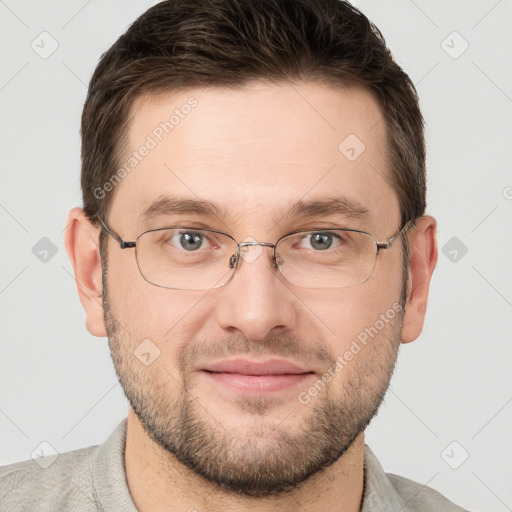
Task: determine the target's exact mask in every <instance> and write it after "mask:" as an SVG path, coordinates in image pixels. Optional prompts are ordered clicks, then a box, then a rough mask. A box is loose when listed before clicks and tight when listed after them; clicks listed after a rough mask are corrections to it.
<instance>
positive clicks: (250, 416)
mask: <svg viewBox="0 0 512 512" xmlns="http://www.w3.org/2000/svg"><path fill="white" fill-rule="evenodd" d="M191 96H193V97H194V98H196V99H197V100H198V106H197V107H196V108H195V109H194V110H193V111H192V112H191V113H190V114H189V115H188V116H186V118H184V119H183V120H181V122H180V124H179V125H178V126H176V127H175V128H174V129H173V131H172V132H170V133H169V134H167V135H166V136H165V137H164V139H163V140H162V141H161V142H160V143H159V144H158V146H157V147H156V148H155V149H153V150H152V151H151V152H150V153H149V155H148V156H147V157H145V158H144V159H143V160H142V161H141V162H140V163H139V164H138V165H137V167H136V170H134V171H132V172H131V173H130V174H128V175H127V176H126V178H124V179H123V180H122V182H121V183H120V184H119V185H117V187H116V190H115V197H114V200H113V203H112V207H111V211H110V215H109V218H108V219H107V220H108V223H109V225H110V226H111V227H112V228H113V229H114V230H115V231H116V232H118V233H119V234H120V235H121V236H122V237H123V239H125V240H135V238H136V237H137V236H138V235H139V234H140V233H141V232H143V231H144V230H145V229H147V228H148V226H145V225H143V224H142V223H141V220H140V214H141V212H142V211H143V210H144V208H146V207H147V206H148V205H149V204H151V202H153V201H154V200H155V199H158V198H159V197H161V196H162V194H164V193H170V192H172V193H173V194H174V195H178V196H180V197H183V198H192V199H197V198H198V197H199V198H201V199H207V200H210V201H213V202H215V203H217V204H218V205H220V206H223V207H225V208H227V210H228V216H227V217H225V218H219V217H216V218H208V219H205V218H201V217H198V216H196V215H190V214H188V215H181V216H172V217H160V218H158V219H154V221H153V223H152V225H151V226H149V227H165V226H170V225H178V224H182V223H185V224H190V223H192V222H202V223H204V224H207V226H205V227H210V228H212V229H218V230H221V231H225V232H228V233H230V234H231V235H232V236H234V237H235V238H236V239H237V240H238V241H243V240H244V239H245V238H247V237H249V236H250V237H252V238H253V239H256V240H258V241H265V242H275V241H276V240H277V239H278V238H279V237H280V236H282V235H284V234H286V233H288V232H290V231H292V230H295V229H308V228H319V227H320V228H323V227H326V228H327V227H336V226H338V227H352V228H356V229H362V230H365V231H368V232H370V233H372V234H373V235H374V236H375V237H376V238H377V240H380V241H383V240H387V239H388V238H389V237H390V236H392V235H394V234H395V233H396V232H397V231H398V229H399V228H400V227H401V226H400V225H399V222H400V221H399V219H400V212H399V203H398V197H397V195H396V193H395V192H394V190H393V189H392V187H391V186H390V185H389V183H388V182H387V181H386V180H385V179H384V178H383V176H385V175H386V173H388V172H389V169H388V164H387V162H386V160H385V158H384V154H385V131H384V130H385V126H384V123H379V122H378V121H379V120H380V119H381V111H380V109H379V106H378V104H377V102H376V101H375V100H374V98H373V97H372V96H371V95H370V94H369V93H368V92H366V91H365V90H363V89H361V88H344V89H333V88H331V87H328V86H325V85H322V84H320V83H309V84H305V83H301V84H294V85H293V86H291V85H289V84H279V85H277V84H272V85H269V84H263V83H257V84H256V83H253V84H251V85H250V86H248V87H245V88H240V89H237V90H227V89H223V88H211V89H190V90H187V91H182V92H172V93H165V94H160V95H158V96H151V97H145V98H140V99H139V100H138V101H137V102H136V103H135V105H134V107H133V112H132V113H133V118H132V122H131V125H130V128H129V147H128V148H127V155H128V154H129V153H130V152H131V151H133V150H134V149H136V148H138V147H139V146H140V145H141V144H143V143H144V140H145V139H146V137H147V135H148V134H150V133H151V132H152V130H153V129H154V128H155V126H157V125H158V124H159V123H160V122H162V121H163V120H164V119H165V118H166V117H168V112H172V111H173V110H174V109H175V108H177V107H179V106H180V105H183V104H184V103H185V102H186V101H187V99H188V98H189V97H191ZM304 99H307V101H305V100H304ZM350 133H354V134H356V135H357V136H358V137H359V138H360V139H361V140H362V141H363V142H364V144H365V146H366V149H365V151H364V152H363V153H362V154H361V155H360V156H359V158H357V159H356V160H355V161H353V162H350V161H349V160H348V159H346V158H345V157H344V156H343V155H342V154H341V153H340V151H339V150H338V145H339V144H340V142H341V141H342V140H343V139H344V138H345V137H346V136H347V135H348V134H350ZM164 164H165V165H164ZM333 191H336V192H340V193H343V194H344V195H346V196H348V197H350V198H352V199H355V200H357V201H358V202H360V203H361V204H362V205H364V206H366V207H367V208H368V210H369V211H370V214H371V215H370V218H369V219H368V220H365V221H363V220H360V219H349V220H347V219H343V218H339V217H333V216H329V217H322V219H315V220H308V219H300V220H298V219H293V218H290V217H283V216H282V215H281V214H280V213H279V212H280V211H281V210H282V208H285V207H286V206H288V205H289V204H291V203H292V202H294V201H297V200H299V199H313V198H321V197H325V196H327V195H329V194H332V193H333ZM275 217H277V218H278V220H279V222H278V223H276V222H275V220H276V219H275ZM68 221H69V222H68V228H67V231H66V248H67V250H68V254H69V257H70V260H71V263H72V265H73V267H74V270H75V275H76V280H77V284H78V291H79V295H80V300H81V302H82V305H83V307H84V309H85V311H86V315H87V328H88V330H89V331H90V332H91V333H92V334H93V335H95V336H99V337H105V336H107V335H108V336H109V338H110V339H109V342H110V347H111V350H112V353H113V359H114V364H115V366H116V371H117V372H118V375H119V377H120V380H121V382H122V384H123V387H124V389H125V392H126V393H127V395H128V396H129V398H130V399H131V404H132V407H130V409H129V413H128V430H127V443H126V453H125V462H126V471H127V481H128V485H129V488H130V492H131V494H132V497H133V500H134V503H135V504H136V506H137V508H138V510H140V511H143V512H144V511H160V510H189V509H191V510H192V508H194V509H196V510H197V511H201V510H210V511H231V510H233V511H234V510H258V511H271V510H280V511H281V512H282V511H292V510H293V511H295V510H297V508H298V506H299V504H300V505H301V506H302V507H303V508H304V509H307V510H309V511H311V512H314V511H317V510H318V511H320V510H323V511H325V510H331V509H332V503H336V504H337V509H339V510H346V511H358V510H360V507H361V503H362V492H363V450H364V427H365V424H363V423H364V421H363V420H366V421H369V420H370V419H371V417H372V416H373V414H374V413H375V410H376V408H377V407H378V405H379V403H380V400H381V398H382V395H383V394H384V392H385V389H386V388H387V385H388V383H389V378H390V376H391V372H392V369H393V366H394V363H395V359H396V354H397V350H398V347H399V344H400V343H408V342H411V341H413V340H415V339H416V338H417V337H418V336H419V334H420V333H421V330H422V327H423V322H424V318H425V312H426V305H427V298H428V289H429V283H430V278H431V276H432V272H433V270H434V267H435V265H436V261H437V242H436V221H435V219H433V218H432V217H430V216H424V217H421V218H420V219H417V221H416V226H417V227H416V228H415V229H412V230H410V231H408V232H407V235H406V236H407V237H408V239H409V246H410V252H411V269H410V275H409V281H408V286H407V295H406V296H407V300H406V305H405V313H404V314H403V316H402V315H397V316H396V317H395V318H394V320H393V321H392V322H389V323H388V324H386V327H385V328H384V329H382V330H381V331H380V332H379V333H378V335H377V336H375V338H373V339H372V341H371V343H369V344H368V345H367V346H366V347H365V348H364V350H362V351H361V352H360V353H359V354H357V355H356V356H354V358H353V359H352V360H351V361H350V362H349V363H348V364H347V365H346V366H345V367H344V368H343V370H342V371H340V372H337V373H336V377H335V378H333V379H332V380H331V381H330V382H329V383H328V385H327V386H326V387H325V389H323V390H322V391H320V392H319V393H318V394H317V396H315V397H312V399H311V401H310V402H309V403H308V404H303V403H301V402H300V401H299V400H298V399H297V397H298V395H299V393H300V392H301V391H307V390H308V388H309V387H310V386H311V385H312V384H313V383H314V382H315V381H316V380H317V379H319V378H321V376H322V375H323V374H324V372H325V371H327V370H328V368H329V367H330V366H331V364H332V361H333V360H334V359H335V358H336V357H337V356H338V355H342V354H344V353H345V352H346V351H347V350H348V349H349V348H350V345H351V342H352V341H353V340H354V339H355V338H356V337H357V335H358V334H359V333H361V331H363V330H364V329H365V328H367V327H369V326H372V325H374V324H375V322H376V320H378V319H379V315H381V314H383V313H385V312H386V311H388V310H389V309H390V308H392V305H393V304H396V303H398V302H399V298H400V292H401V289H402V268H401V264H402V246H401V243H400V241H397V243H395V244H394V245H393V247H392V248H391V249H388V250H384V251H381V253H380V254H379V257H378V260H377V265H376V267H375V270H374V273H373V275H372V277H371V278H370V279H369V280H368V281H367V282H366V283H364V284H362V285H359V286H355V287H351V288H344V289H328V290H326V289H324V290H318V289H305V288H300V287H296V286H294V285H291V284H289V283H287V282H286V281H284V280H283V279H282V278H281V276H280V274H279V273H278V272H277V270H275V269H274V268H273V267H272V264H271V260H270V258H269V255H270V250H269V249H266V248H264V249H263V251H262V252H261V255H260V256H258V257H257V258H256V259H255V260H254V261H253V262H251V263H245V262H242V265H241V266H240V268H239V269H238V270H237V273H236V274H235V276H234V277H233V279H232V280H231V281H230V282H229V283H228V284H227V285H226V286H224V287H222V288H218V289H214V290H210V291H207V292H204V291H183V290H170V289H164V288H160V287H157V286H154V285H152V284H150V283H148V282H147V281H145V280H144V279H143V277H142V276H141V274H140V272H139V270H138V268H137V264H136V260H135V256H134V254H133V252H134V251H133V249H127V250H120V248H119V244H118V243H116V242H115V241H114V240H113V239H111V238H110V237H109V238H108V273H107V280H108V281H107V282H108V294H105V295H106V297H103V298H105V299H108V300H105V301H102V292H103V286H104V283H103V282H102V268H101V260H100V255H99V250H98V237H99V229H98V228H96V227H95V226H93V225H92V224H91V223H90V222H89V221H88V220H87V219H86V217H85V216H84V214H83V211H82V210H81V209H79V208H75V209H73V210H72V211H71V212H70V214H69V219H68ZM250 250H255V249H254V248H251V249H250ZM105 284H106V283H105ZM105 309H107V315H106V318H105ZM148 338H149V339H150V340H151V341H152V342H153V343H154V344H155V345H156V346H158V348H159V350H160V355H159V357H158V358H157V359H156V360H155V361H154V362H153V363H152V364H151V365H149V366H145V365H143V364H141V363H140V361H138V360H137V359H136V358H135V357H134V355H133V351H134V350H135V349H136V348H137V346H138V344H139V343H140V342H141V341H142V340H144V339H148ZM320 348H321V349H323V352H320V351H319V349H320ZM322 353H323V354H327V356H326V357H323V358H322V357H321V355H322ZM190 354H195V355H196V358H195V359H192V358H187V356H189V355H190ZM219 354H222V357H218V356H219ZM240 354H243V356H244V357H246V358H250V359H251V360H255V361H256V360H262V359H265V358H269V357H272V356H276V357H278V358H284V359H287V360H290V361H292V362H295V363H297V364H299V365H301V366H304V367H307V369H308V370H310V371H313V372H314V375H312V376H310V377H309V378H308V379H306V380H305V381H304V382H303V383H301V384H299V385H297V386H295V387H294V388H293V389H288V390H285V391H282V392H278V393H275V394H273V395H271V396H270V395H262V396H261V397H245V398H244V397H241V396H238V395H237V393H236V392H232V391H228V390H226V389H225V388H224V387H222V386H218V385H213V384H212V383H211V382H210V381H208V380H207V379H205V378H204V375H203V374H201V373H200V372H197V371H196V370H197V369H198V368H199V367H200V366H201V365H204V364H205V363H207V362H209V361H213V360H218V359H223V358H224V357H228V356H234V355H240ZM215 356H217V357H215ZM184 361H185V363H184ZM185 388H186V389H185ZM134 404H135V405H136V408H138V409H139V410H138V411H137V413H138V414H137V413H136V412H134V407H133V405H134ZM356 406H357V407H359V409H357V407H356ZM180 407H188V408H189V409H188V411H189V413H190V414H191V415H192V417H193V418H194V420H195V421H196V425H198V426H199V427H201V428H200V429H199V430H197V431H196V432H199V433H201V434H203V437H202V438H201V439H202V442H204V445H202V446H206V448H205V450H206V451H204V454H203V455H204V458H203V460H202V462H203V463H205V460H206V461H208V460H209V461H210V462H211V463H212V464H214V465H215V464H216V463H217V464H218V466H217V467H216V468H215V469H216V470H219V469H222V468H223V467H226V468H228V469H229V468H232V469H233V468H235V469H236V468H237V464H238V467H239V473H240V474H241V475H243V474H244V472H245V474H246V476H247V475H249V473H250V468H251V467H255V468H260V469H261V468H264V467H265V463H269V464H270V466H271V467H272V464H274V466H273V467H274V469H276V471H277V472H278V473H279V472H280V471H281V469H283V468H281V469H279V468H280V466H279V462H280V459H283V458H284V459H286V457H287V456H289V457H295V459H293V458H292V459H290V460H288V462H290V461H291V460H296V461H299V460H302V459H300V457H303V456H304V457H306V459H307V460H308V461H311V457H312V453H314V452H315V450H317V449H320V448H321V447H323V448H325V446H326V445H327V446H328V445H329V443H331V445H333V446H337V447H338V448H339V450H338V451H339V452H343V453H337V454H336V456H334V455H333V452H332V450H331V452H330V453H329V456H330V459H331V460H328V458H327V455H326V453H327V452H328V450H327V449H324V455H325V461H328V464H326V467H325V468H324V469H323V470H320V471H316V470H315V471H313V472H312V474H311V475H307V476H304V475H302V477H301V478H302V480H300V478H299V476H298V475H295V478H296V484H295V485H288V486H285V485H284V484H283V485H281V487H279V492H274V493H272V492H270V491H269V489H267V490H266V491H265V490H264V489H259V491H258V489H252V494H251V492H249V491H247V490H246V491H247V492H235V491H233V489H229V486H225V485H224V486H222V485H216V484H215V483H212V482H211V481H208V480H207V479H205V478H203V476H201V475H200V474H198V473H199V472H194V471H193V470H191V469H190V468H189V467H187V466H186V465H185V464H183V463H182V462H180V460H179V456H178V457H177V456H176V455H175V454H173V453H171V452H170V451H169V449H166V446H165V443H164V442H163V441H165V440H167V441H169V443H171V442H175V444H176V442H177V441H176V439H174V440H172V439H169V436H170V435H171V433H172V432H176V428H175V427H177V426H179V425H180V423H179V421H180V415H179V408H180ZM357 410H359V412H357ZM361 410H362V412H361ZM329 411H331V412H329ZM351 412H353V414H351ZM344 414H346V416H344ZM358 416H359V417H358ZM141 417H142V419H143V421H141ZM354 418H355V419H354ZM181 419H182V418H181ZM315 419H316V420H318V421H320V420H322V421H324V420H325V421H327V422H329V421H330V422H331V427H333V426H337V428H338V430H340V431H342V432H345V434H346V435H345V437H343V435H340V436H337V437H333V434H332V432H333V431H332V430H328V431H326V430H322V424H321V423H315ZM356 419H358V420H360V423H357V422H356ZM151 421H153V423H152V424H151V425H149V424H148V423H150V422H151ZM336 422H338V423H336ZM151 427H152V428H154V429H155V431H156V429H157V427H160V431H159V432H155V431H153V432H151V431H149V432H148V430H150V428H151ZM165 429H167V430H166V431H165ZM178 430H179V429H178ZM350 433H352V434H354V435H355V437H354V438H353V439H352V438H350ZM166 436H167V437H166ZM299 440H300V442H298V441H299ZM182 441H183V440H182ZM185 441H186V440H185ZM221 441H223V442H224V443H227V444H225V445H224V450H225V451H222V449H220V450H218V451H217V452H213V451H210V452H208V448H209V447H215V448H219V446H223V445H222V443H221ZM286 441H290V443H289V444H288V445H287V444H286ZM293 441H297V442H295V443H294V442H293ZM183 443H184V444H186V442H183ZM183 443H182V444H183ZM216 443H217V444H216ZM343 443H345V444H346V446H344V445H343ZM188 444H190V441H188ZM178 445H179V442H178ZM283 446H285V447H286V450H284V449H283ZM333 446H331V448H332V447H333ZM167 448H169V446H167ZM175 448H176V446H175ZM197 448H199V445H194V446H193V449H192V450H191V451H192V452H194V453H195V452H198V453H199V455H198V457H200V450H199V451H198V450H196V449H197ZM280 450H282V451H280ZM215 453H216V455H217V458H216V457H215ZM272 455H276V456H275V457H274V458H273V457H272ZM275 459H277V460H275ZM284 459H283V460H284ZM281 462H282V461H281ZM297 464H298V465H299V466H303V465H304V464H301V463H299V462H297ZM223 465H224V466H223ZM313 466H314V465H312V466H311V467H313ZM267 467H268V466H267ZM286 467H289V464H288V465H287V466H286ZM235 473H236V472H235ZM291 479H292V480H293V475H292V477H291ZM253 480H254V479H253ZM299 480H300V481H299ZM281 484H282V483H281ZM148 489H150V490H151V492H148Z"/></svg>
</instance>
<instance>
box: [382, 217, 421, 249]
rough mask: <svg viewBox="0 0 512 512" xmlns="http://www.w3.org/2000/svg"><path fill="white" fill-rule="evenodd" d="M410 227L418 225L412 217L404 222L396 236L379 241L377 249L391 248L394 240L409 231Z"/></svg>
mask: <svg viewBox="0 0 512 512" xmlns="http://www.w3.org/2000/svg"><path fill="white" fill-rule="evenodd" d="M410 227H416V225H415V223H414V219H411V220H408V221H407V222H406V223H405V224H404V227H403V228H402V229H401V230H400V231H399V232H398V233H397V234H396V235H394V236H392V237H391V238H390V239H389V240H388V241H387V242H377V249H378V250H380V249H389V248H390V247H391V246H392V245H393V242H394V241H395V240H396V239H397V238H398V237H399V236H400V235H401V234H402V233H404V232H405V231H407V230H408V229H409V228H410Z"/></svg>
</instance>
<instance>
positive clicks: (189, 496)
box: [125, 408, 364, 512]
mask: <svg viewBox="0 0 512 512" xmlns="http://www.w3.org/2000/svg"><path fill="white" fill-rule="evenodd" d="M363 455H364V433H361V434H360V435H359V436H358V437H357V438H356V440H355V441H354V443H352V445H351V446H350V448H349V449H348V450H347V451H346V452H345V454H344V455H343V456H342V457H341V458H340V459H338V461H336V462H335V463H334V464H333V465H331V466H330V467H328V468H326V469H325V470H324V471H321V472H319V473H317V474H315V475H313V476H312V477H310V478H309V479H308V480H307V481H306V482H304V483H303V484H301V485H300V486H299V487H297V488H296V489H294V490H292V491H290V492H286V493H283V494H280V495H277V496H271V497H266V498H252V497H245V496H240V495H238V494H231V493H228V492H226V491H225V490H223V489H220V488H219V487H217V486H216V485H214V484H212V483H210V482H207V481H206V480H204V479H203V478H202V477H200V476H199V475H196V474H195V473H194V472H193V471H191V470H190V469H188V468H187V467H185V466H184V465H183V464H181V463H180V462H179V461H178V460H177V459H176V458H175V457H174V456H173V455H172V454H170V453H168V452H167V451H165V450H164V449H162V448H161V447H160V446H159V445H158V444H157V443H155V442H154V441H153V440H152V439H151V438H150V437H149V436H148V435H147V433H146V431H145V430H144V428H143V426H142V425H141V423H140V421H139V419H138V418H137V416H136V415H135V413H134V412H133V410H132V409H131V408H130V409H129V413H128V421H127V434H126V449H125V464H126V478H127V482H128V487H129V489H130V493H131V495H132V499H133V501H134V503H135V506H136V507H137V510H138V511H139V512H160V511H166V512H169V511H171V512H173V511H184V510H186V511H190V512H201V511H203V510H208V511H209V512H232V511H233V512H234V511H237V512H238V511H240V510H251V511H258V512H270V511H279V512H292V511H293V512H295V511H296V510H298V509H302V510H308V512H320V511H322V512H326V511H332V510H334V509H333V503H335V504H336V510H340V511H341V510H343V511H344V512H359V511H360V510H361V506H362V494H363V480H364V478H363V476H364V475H363Z"/></svg>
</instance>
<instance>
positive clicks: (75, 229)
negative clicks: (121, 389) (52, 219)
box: [64, 208, 107, 337]
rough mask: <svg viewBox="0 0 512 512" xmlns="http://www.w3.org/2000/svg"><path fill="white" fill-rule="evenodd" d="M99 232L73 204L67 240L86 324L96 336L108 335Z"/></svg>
mask: <svg viewBox="0 0 512 512" xmlns="http://www.w3.org/2000/svg"><path fill="white" fill-rule="evenodd" d="M99 232H100V230H99V228H97V227H96V226H94V225H93V224H92V223H91V222H90V221H89V219H88V218H87V217H86V215H85V213H84V211H83V210H82V209H81V208H73V209H72V210H71V211H70V212H69V215H68V221H67V225H66V232H65V235H64V243H65V245H66V251H67V253H68V257H69V259H70V261H71V265H73V270H74V271H75V280H76V284H77V287H78V295H79V296H80V302H81V303H82V306H83V308H84V310H85V314H86V327H87V330H88V331H89V332H90V333H91V334H92V335H93V336H98V337H106V336H107V331H106V329H105V322H104V319H103V306H102V301H101V293H102V289H103V285H102V280H101V258H100V249H99Z"/></svg>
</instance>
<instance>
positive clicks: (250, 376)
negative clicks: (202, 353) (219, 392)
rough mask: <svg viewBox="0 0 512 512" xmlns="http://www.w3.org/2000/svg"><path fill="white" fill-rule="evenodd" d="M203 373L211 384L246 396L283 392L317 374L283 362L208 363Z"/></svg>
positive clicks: (226, 361)
mask: <svg viewBox="0 0 512 512" xmlns="http://www.w3.org/2000/svg"><path fill="white" fill-rule="evenodd" d="M201 373H203V374H204V375H205V376H206V377H207V378H208V379H209V380H210V381H213V382H215V383H217V384H220V385H223V386H224V387H227V388H229V389H231V390H234V391H236V392H238V393H245V394H262V393H269V392H275V391H282V390H284V389H287V388H292V387H294V386H296V385H297V384H299V383H301V382H302V381H303V380H305V379H306V378H308V377H310V376H311V375H314V372H312V371H310V370H307V369H306V368H302V367H301V366H299V365H297V364H294V363H292V362H290V361H286V360H284V359H270V360H267V361H263V362H256V361H249V360H246V359H231V360H225V361H219V362H216V363H211V364H208V365H207V366H205V367H204V368H203V369H202V372H201Z"/></svg>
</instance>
